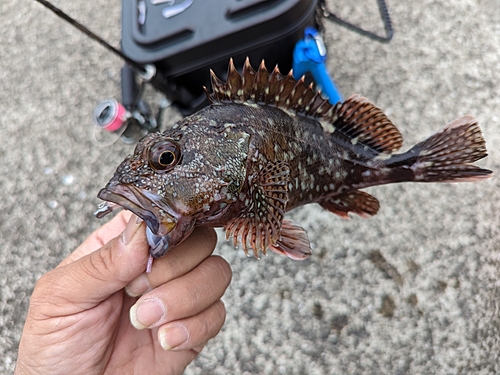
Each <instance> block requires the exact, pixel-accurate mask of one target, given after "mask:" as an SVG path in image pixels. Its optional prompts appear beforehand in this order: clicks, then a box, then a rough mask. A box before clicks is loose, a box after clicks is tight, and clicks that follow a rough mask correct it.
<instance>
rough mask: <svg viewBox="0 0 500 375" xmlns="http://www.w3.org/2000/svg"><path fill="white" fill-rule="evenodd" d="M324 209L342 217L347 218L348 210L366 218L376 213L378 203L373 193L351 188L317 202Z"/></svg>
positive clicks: (378, 206)
mask: <svg viewBox="0 0 500 375" xmlns="http://www.w3.org/2000/svg"><path fill="white" fill-rule="evenodd" d="M318 203H319V204H320V205H321V207H323V208H324V209H325V210H327V211H330V212H331V213H334V214H336V215H339V216H340V217H342V218H344V219H349V212H352V213H353V214H356V215H359V216H361V217H363V218H368V217H371V216H373V215H376V214H377V212H378V210H379V208H380V204H379V202H378V200H377V198H375V197H374V196H373V195H370V194H368V193H365V192H364V191H359V190H353V191H348V192H345V193H342V194H338V195H335V196H333V197H329V198H327V199H325V200H322V201H320V202H318Z"/></svg>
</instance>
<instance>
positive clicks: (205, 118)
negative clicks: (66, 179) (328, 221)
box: [98, 59, 491, 259]
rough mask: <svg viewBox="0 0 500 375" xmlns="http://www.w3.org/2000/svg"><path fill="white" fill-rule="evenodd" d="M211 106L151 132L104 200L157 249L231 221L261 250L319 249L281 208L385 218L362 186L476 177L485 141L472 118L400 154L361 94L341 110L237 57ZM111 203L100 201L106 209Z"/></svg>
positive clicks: (393, 133)
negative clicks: (127, 213) (137, 221)
mask: <svg viewBox="0 0 500 375" xmlns="http://www.w3.org/2000/svg"><path fill="white" fill-rule="evenodd" d="M212 88H213V92H212V93H209V92H207V96H208V98H209V100H210V102H211V105H210V106H208V107H206V108H204V109H202V110H201V111H199V112H197V113H196V114H194V115H192V116H189V117H186V118H185V119H183V120H181V121H179V122H178V123H176V124H174V125H173V126H172V128H170V129H168V130H166V131H165V132H164V133H161V134H160V133H155V134H150V135H148V136H146V137H145V138H143V139H142V140H141V141H140V142H139V144H138V145H137V147H136V149H135V151H134V153H133V154H132V155H131V156H129V157H127V158H126V159H125V160H124V161H123V162H122V163H121V165H120V166H119V167H118V169H117V171H116V173H115V175H114V177H113V178H112V179H111V181H110V182H109V183H108V184H107V186H106V187H105V188H104V189H102V190H101V191H100V192H99V197H100V198H101V199H103V200H105V201H108V202H113V203H114V204H117V205H120V206H122V207H124V208H126V209H129V210H131V211H133V212H135V213H136V214H137V215H138V216H139V217H141V218H142V219H144V220H145V221H146V223H147V225H148V228H149V229H148V238H149V239H150V242H151V244H152V250H151V255H152V256H153V257H159V256H162V255H164V254H165V253H166V252H167V251H168V250H169V249H170V248H172V247H173V246H175V245H177V244H179V243H180V242H182V241H183V240H184V239H185V238H186V237H187V236H188V235H189V234H190V233H191V231H192V230H193V228H194V227H195V226H197V225H209V226H213V227H224V228H225V230H226V236H227V237H228V238H230V237H232V238H233V241H234V243H235V245H236V244H237V243H238V242H239V243H241V244H242V247H243V249H244V250H245V252H248V250H249V249H252V250H253V252H254V254H255V256H256V257H258V256H259V254H260V252H263V253H264V254H265V253H266V250H267V249H271V250H274V251H276V252H278V253H282V254H285V255H287V256H289V257H291V258H293V259H304V258H306V257H307V256H309V255H310V253H311V250H310V245H309V240H308V238H307V234H306V233H305V231H304V230H303V229H302V228H301V227H300V225H299V224H297V223H294V222H292V221H290V220H286V219H284V214H285V213H286V212H287V211H289V210H291V209H293V208H295V207H297V206H300V205H304V204H308V203H313V202H316V203H319V204H320V205H321V206H322V207H324V208H325V209H327V210H329V211H331V212H333V213H335V214H337V215H340V216H342V217H346V218H347V217H348V214H349V212H351V213H355V214H358V215H360V216H363V217H369V216H372V215H374V214H376V213H377V211H378V209H379V203H378V201H377V199H376V198H374V197H373V196H371V195H369V194H367V193H365V192H362V191H360V190H359V189H361V188H364V187H368V186H373V185H381V184H387V183H393V182H403V181H421V182H440V181H475V180H480V179H483V178H487V177H489V176H490V174H491V171H489V170H486V169H482V168H480V167H477V166H475V165H473V164H472V163H474V162H475V161H477V160H479V159H482V158H484V157H485V156H486V155H487V153H486V148H485V142H484V139H483V138H482V135H481V131H480V129H479V127H478V125H477V123H476V121H475V119H474V118H473V117H471V116H464V117H461V118H458V119H456V120H454V121H452V122H451V123H450V124H448V125H447V126H446V127H445V128H444V129H442V130H441V131H440V132H438V133H436V134H434V135H433V136H431V137H429V138H428V139H427V140H425V141H423V142H421V143H419V144H417V145H415V146H414V147H413V148H411V149H410V150H409V151H407V152H405V153H402V154H394V152H395V151H397V150H398V149H399V148H400V147H401V146H402V142H403V139H402V136H401V134H400V133H399V131H398V130H397V128H396V127H395V126H394V125H393V124H392V122H391V121H390V120H389V119H388V118H387V117H386V116H385V115H384V114H383V112H382V111H381V110H380V109H378V108H377V107H375V106H374V105H373V104H372V103H370V102H369V101H368V100H367V99H365V98H363V97H361V96H359V95H354V96H352V97H350V98H349V99H347V100H346V101H345V102H344V103H339V104H337V105H334V106H332V105H331V104H330V103H328V101H327V100H325V99H323V98H322V97H321V96H320V95H319V94H318V93H315V92H314V91H313V90H312V88H311V87H310V86H309V87H307V86H306V85H305V84H304V80H303V79H301V80H299V81H295V80H294V79H293V78H292V75H291V73H290V74H288V75H287V76H283V75H281V74H280V72H279V70H278V69H277V68H276V69H274V70H273V71H272V72H271V73H269V72H268V71H267V69H266V68H265V65H264V63H263V62H262V63H261V65H260V67H259V69H258V70H257V71H254V70H253V69H252V67H251V66H250V63H249V61H248V59H247V61H246V62H245V65H244V67H243V71H242V74H241V75H240V74H239V73H238V72H237V71H236V69H235V68H234V65H233V63H232V61H230V64H229V70H228V78H227V82H222V81H220V80H219V79H218V78H217V77H215V75H214V74H213V73H212ZM110 211H111V209H106V208H104V209H103V208H101V209H100V211H99V212H98V213H99V216H103V215H104V214H106V213H108V212H110Z"/></svg>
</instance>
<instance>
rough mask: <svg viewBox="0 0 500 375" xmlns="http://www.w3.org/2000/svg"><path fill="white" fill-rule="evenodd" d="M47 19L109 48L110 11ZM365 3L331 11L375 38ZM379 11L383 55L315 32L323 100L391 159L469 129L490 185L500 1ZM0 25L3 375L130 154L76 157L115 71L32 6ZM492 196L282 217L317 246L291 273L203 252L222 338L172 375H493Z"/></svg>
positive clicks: (479, 188)
mask: <svg viewBox="0 0 500 375" xmlns="http://www.w3.org/2000/svg"><path fill="white" fill-rule="evenodd" d="M56 3H57V4H58V6H60V7H61V8H62V9H64V10H65V11H67V12H68V13H70V14H72V15H73V16H75V17H77V18H78V19H79V20H80V21H81V22H82V23H84V24H86V25H88V26H89V27H90V28H91V29H92V30H94V31H96V32H98V33H99V34H101V35H102V36H104V37H105V38H106V39H107V40H109V41H111V42H112V43H113V44H115V45H118V44H119V38H120V2H118V1H114V2H106V1H97V2H89V1H83V0H73V1H69V0H59V1H57V2H56ZM375 3H376V2H375V1H374V0H362V1H357V2H351V4H349V2H348V1H340V0H335V1H330V2H329V4H330V7H331V8H332V9H333V10H335V12H336V13H337V14H339V15H342V16H344V17H346V18H350V19H352V20H353V21H356V22H360V23H363V24H365V25H368V26H370V27H373V28H375V29H377V30H381V26H380V23H379V21H378V19H377V16H376V12H377V8H376V5H375ZM353 4H356V5H353ZM389 7H390V10H391V14H392V17H393V20H394V27H395V30H396V34H395V37H394V40H393V41H392V42H391V43H390V44H388V45H382V44H379V43H376V42H373V41H371V40H369V39H367V38H365V37H362V36H359V35H357V34H355V33H352V32H351V31H348V30H346V29H344V28H341V27H339V26H337V25H333V24H329V23H326V34H325V39H326V44H327V47H328V50H329V61H328V66H329V68H330V70H331V72H332V73H333V76H334V77H335V80H336V82H337V84H338V86H339V87H340V89H341V90H342V92H343V93H344V94H345V95H349V94H351V93H361V94H363V95H364V96H366V97H368V98H370V99H371V100H372V101H374V102H375V103H376V104H377V105H378V106H379V107H381V108H382V109H384V110H385V111H386V112H387V113H388V114H389V117H390V118H391V119H392V120H393V121H394V123H395V124H397V125H398V127H399V128H400V130H401V132H402V133H403V135H404V137H405V147H408V146H410V145H412V144H414V143H415V142H418V141H420V140H422V139H423V138H425V137H426V136H427V135H429V134H431V133H432V132H434V131H436V130H437V129H439V128H440V127H442V126H443V125H445V124H446V123H447V122H448V121H451V120H452V119H454V118H455V117H458V116H460V115H464V114H473V115H475V116H477V118H478V120H479V123H480V124H481V127H482V129H483V131H484V135H485V137H486V140H487V147H488V149H489V153H490V156H489V157H488V158H487V159H486V160H484V161H483V162H481V163H480V164H481V165H483V166H485V167H487V168H490V169H493V170H494V171H498V170H499V166H500V152H499V149H498V144H499V143H500V134H499V132H498V127H499V125H500V85H499V84H498V79H499V78H500V23H499V22H498V14H499V13H500V1H499V0H477V1H472V0H454V1H453V2H452V1H448V2H445V1H442V2H440V1H431V0H423V1H411V2H410V1H405V2H403V1H399V2H397V1H389ZM0 25H1V26H0V87H1V90H0V140H1V142H0V160H1V162H0V192H1V193H0V194H1V200H0V202H1V203H0V205H1V211H0V215H1V216H0V373H2V374H8V373H11V372H12V370H13V367H14V363H15V360H16V351H17V344H18V340H19V336H20V333H21V329H22V325H23V321H24V317H25V314H26V310H27V307H28V300H29V295H30V293H31V291H32V288H33V285H34V283H35V282H36V280H37V279H38V278H39V277H40V276H41V275H42V274H43V273H44V272H46V271H48V270H49V269H51V268H53V267H54V266H55V265H56V264H57V263H58V262H59V261H60V260H62V259H63V258H64V257H65V256H66V255H67V254H69V253H70V252H71V251H72V250H73V249H74V248H75V247H76V246H77V245H78V244H79V243H80V242H81V241H82V240H83V239H84V238H86V237H87V236H88V235H89V234H90V233H91V232H92V231H93V230H94V229H95V228H97V227H98V226H99V225H100V224H101V222H100V221H99V220H97V219H95V218H94V217H93V216H92V212H93V211H94V208H95V206H96V204H97V203H98V199H97V198H96V194H97V192H98V190H99V189H100V188H101V187H102V186H103V185H104V184H105V183H106V182H107V181H108V179H109V177H110V176H111V175H112V173H113V171H114V169H115V168H116V166H117V165H118V163H119V162H120V161H121V160H122V158H123V157H124V156H125V155H126V154H127V153H128V152H130V151H131V146H126V145H123V144H121V143H116V144H115V145H113V146H111V147H98V146H96V145H95V144H94V143H93V142H92V141H91V127H92V123H91V113H92V111H93V109H94V107H95V106H96V104H97V103H98V102H99V101H100V100H101V99H103V98H106V97H110V96H114V97H117V98H119V74H118V73H119V68H120V66H121V61H120V60H119V59H117V58H115V57H114V56H111V55H110V54H109V53H108V52H106V51H105V50H104V49H103V48H102V47H101V46H99V45H97V44H96V43H94V42H92V41H90V40H88V38H86V37H85V36H83V35H81V34H80V33H79V32H77V31H75V30H73V28H72V27H70V26H69V25H67V24H65V23H63V22H62V21H60V20H59V19H56V18H55V16H54V15H53V14H52V13H50V12H48V11H47V10H45V9H44V8H43V7H42V6H40V5H39V4H38V3H35V1H32V0H25V1H22V2H19V1H14V0H2V2H1V3H0ZM167 117H169V118H168V119H167V120H169V121H170V119H171V118H173V117H174V114H172V112H169V116H167ZM497 178H498V177H497V175H495V176H494V177H493V178H491V179H490V180H488V181H485V182H481V183H477V184H473V183H462V184H427V185H422V184H421V185H418V184H401V185H392V186H383V187H377V188H371V189H369V192H370V193H372V194H374V195H375V196H376V197H377V198H378V199H379V200H380V202H381V209H380V212H379V214H378V215H376V216H375V217H373V218H372V219H369V220H365V219H360V218H353V219H352V220H348V221H347V220H342V219H340V218H338V217H336V216H334V215H331V214H329V213H327V212H325V211H323V210H322V209H321V208H320V207H318V206H314V205H312V206H309V207H305V208H301V209H298V210H296V211H295V212H293V213H292V215H291V216H292V217H293V218H294V219H295V220H297V221H299V222H301V223H302V224H303V226H304V227H305V228H306V229H307V230H308V232H309V237H310V239H311V240H312V243H313V246H314V255H313V256H312V257H311V258H310V259H309V260H307V261H304V262H295V261H292V260H289V259H286V258H284V257H280V256H277V255H275V254H271V255H269V256H268V257H265V258H263V259H262V260H260V261H257V260H255V259H253V258H248V259H247V258H246V257H245V256H244V255H243V254H242V251H241V250H235V249H233V248H232V247H231V246H230V245H228V244H226V243H225V242H223V241H222V240H221V241H220V244H219V246H218V249H217V252H218V253H219V254H222V255H223V256H224V257H226V259H228V261H229V262H230V263H231V265H232V268H233V272H234V277H233V281H232V284H231V286H230V287H229V289H228V291H227V293H226V295H225V297H224V300H225V302H226V305H227V313H228V315H227V321H226V324H225V326H224V328H223V330H222V332H221V333H220V335H219V336H218V337H217V338H215V339H214V340H212V341H211V342H210V343H209V344H208V345H207V347H206V348H205V350H204V351H203V353H202V354H201V355H200V357H199V358H198V359H197V360H196V361H195V362H194V363H193V364H191V365H190V366H189V367H188V369H187V370H186V374H192V375H194V374H318V375H319V374H472V373H474V374H495V373H500V365H499V353H500V332H499V325H500V317H499V307H500V306H499V302H498V301H500V291H499V288H498V287H499V285H500V263H499V262H500V241H499V240H500V229H499V221H500V193H499V189H498V179H497Z"/></svg>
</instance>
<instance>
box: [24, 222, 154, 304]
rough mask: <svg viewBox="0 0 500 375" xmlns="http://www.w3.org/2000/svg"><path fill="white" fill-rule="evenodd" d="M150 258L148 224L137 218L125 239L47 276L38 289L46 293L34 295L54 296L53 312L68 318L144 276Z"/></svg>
mask: <svg viewBox="0 0 500 375" xmlns="http://www.w3.org/2000/svg"><path fill="white" fill-rule="evenodd" d="M148 255H149V245H148V242H147V239H146V232H145V224H144V223H143V222H142V221H141V222H140V223H137V218H136V216H135V215H133V216H132V217H131V219H130V220H129V222H128V224H127V226H126V227H125V230H124V231H123V233H122V234H121V235H119V236H117V237H115V238H113V239H112V240H111V241H109V242H108V243H107V244H105V245H104V246H103V247H101V248H100V249H98V250H96V251H94V252H92V253H90V254H88V255H86V256H83V257H81V258H79V259H77V260H76V261H74V262H72V263H68V264H66V265H63V266H60V267H58V268H56V269H54V270H52V271H50V272H49V273H47V274H46V275H44V276H43V277H42V278H41V279H40V280H39V282H38V283H37V286H36V288H35V292H36V289H42V290H43V291H41V290H39V291H38V292H39V293H35V292H34V293H33V294H34V295H35V294H36V295H38V297H39V298H40V299H42V298H43V295H45V296H50V299H49V300H51V302H52V306H53V308H54V306H58V307H60V308H63V310H65V313H66V314H74V313H77V312H78V311H82V310H85V309H90V308H92V307H94V306H95V305H97V304H99V303H100V302H102V301H103V300H105V299H107V298H108V297H109V296H111V295H112V294H114V293H116V292H117V291H119V290H121V289H123V288H124V287H125V286H126V285H127V284H129V283H130V282H131V281H132V280H134V279H135V278H136V277H138V276H139V275H140V274H141V273H143V272H144V270H145V269H146V264H147V260H148ZM40 292H41V293H40ZM60 312H61V311H59V312H58V313H60Z"/></svg>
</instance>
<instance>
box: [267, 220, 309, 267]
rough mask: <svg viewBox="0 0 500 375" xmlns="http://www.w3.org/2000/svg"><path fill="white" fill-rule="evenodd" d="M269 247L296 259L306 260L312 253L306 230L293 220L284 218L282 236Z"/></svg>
mask: <svg viewBox="0 0 500 375" xmlns="http://www.w3.org/2000/svg"><path fill="white" fill-rule="evenodd" d="M269 249H271V250H272V251H274V252H276V253H278V254H282V255H286V256H287V257H289V258H291V259H294V260H304V259H306V258H308V257H309V256H310V255H311V244H310V243H309V238H308V237H307V233H306V231H305V230H304V228H302V227H301V226H300V225H299V224H298V223H296V222H294V221H292V220H283V224H282V226H281V238H280V239H279V240H278V241H276V243H275V244H272V245H269Z"/></svg>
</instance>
